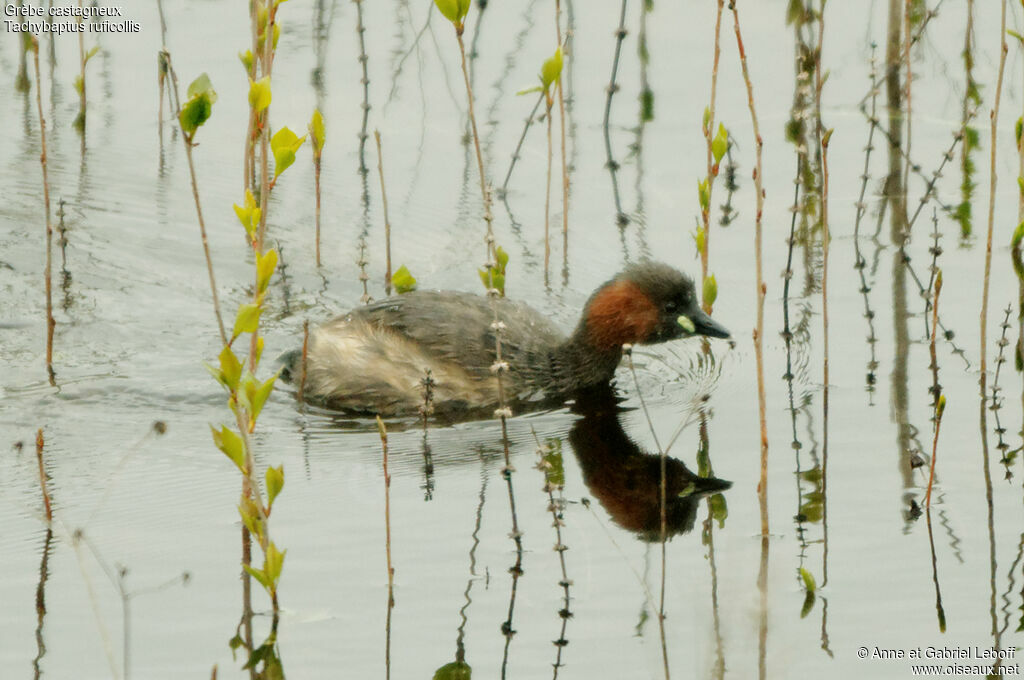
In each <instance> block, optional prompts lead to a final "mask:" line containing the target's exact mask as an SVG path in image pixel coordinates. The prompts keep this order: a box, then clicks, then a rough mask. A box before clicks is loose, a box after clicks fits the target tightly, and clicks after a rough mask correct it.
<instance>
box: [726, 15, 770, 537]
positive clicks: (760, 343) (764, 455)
mask: <svg viewBox="0 0 1024 680" xmlns="http://www.w3.org/2000/svg"><path fill="white" fill-rule="evenodd" d="M737 4H738V3H737V1H734V2H732V4H731V5H730V9H732V18H733V27H734V29H735V32H736V47H737V49H738V50H739V55H740V67H741V69H742V71H743V82H744V83H745V84H746V88H747V105H748V107H749V108H750V121H751V126H752V127H753V131H754V140H755V157H756V163H755V165H754V193H755V195H756V199H757V211H756V213H755V221H754V262H755V273H756V279H757V327H756V328H755V329H754V355H755V357H756V359H757V404H758V418H759V420H760V426H761V478H760V481H759V482H758V485H757V492H758V497H759V498H760V501H761V503H760V504H761V537H762V539H766V538H767V537H768V421H767V417H766V413H765V386H764V299H765V296H766V295H767V293H768V288H767V286H766V285H765V282H764V267H763V262H762V254H761V236H762V235H761V231H762V229H761V218H762V215H763V214H764V187H763V186H762V182H761V175H762V173H761V148H762V147H763V146H764V141H763V140H762V139H761V130H760V127H759V125H758V122H757V109H756V107H755V106H754V86H753V84H752V83H751V81H750V71H749V69H748V68H747V53H746V50H745V49H744V48H743V35H742V34H741V32H740V15H739V11H738V10H737V8H736V5H737Z"/></svg>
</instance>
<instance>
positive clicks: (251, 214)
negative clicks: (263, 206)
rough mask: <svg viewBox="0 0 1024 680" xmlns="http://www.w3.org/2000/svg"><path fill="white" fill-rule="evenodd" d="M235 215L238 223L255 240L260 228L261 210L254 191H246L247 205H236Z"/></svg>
mask: <svg viewBox="0 0 1024 680" xmlns="http://www.w3.org/2000/svg"><path fill="white" fill-rule="evenodd" d="M234 207H235V215H237V216H238V221H239V222H241V223H242V226H243V227H245V233H247V234H248V235H249V238H255V234H256V230H257V229H258V228H259V226H260V208H259V206H258V205H256V199H255V197H253V195H252V191H250V190H249V189H246V190H245V204H244V205H238V204H237V203H236V204H235V205H234Z"/></svg>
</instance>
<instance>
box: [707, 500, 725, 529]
mask: <svg viewBox="0 0 1024 680" xmlns="http://www.w3.org/2000/svg"><path fill="white" fill-rule="evenodd" d="M711 516H712V517H714V518H715V520H716V521H717V522H718V528H719V529H721V528H723V527H725V520H726V519H727V518H728V517H729V506H728V504H727V503H726V501H725V494H721V493H716V494H715V495H714V496H712V497H711Z"/></svg>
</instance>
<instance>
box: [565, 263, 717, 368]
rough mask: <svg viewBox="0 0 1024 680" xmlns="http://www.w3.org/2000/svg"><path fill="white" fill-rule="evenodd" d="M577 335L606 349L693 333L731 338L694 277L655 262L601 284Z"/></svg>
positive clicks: (585, 308) (588, 306)
mask: <svg viewBox="0 0 1024 680" xmlns="http://www.w3.org/2000/svg"><path fill="white" fill-rule="evenodd" d="M577 334H582V336H583V339H584V340H585V341H586V342H587V343H588V344H589V345H591V346H592V347H594V348H597V349H600V350H604V351H617V349H618V348H619V347H621V346H622V345H624V344H653V343H658V342H666V341H668V340H675V339H677V338H686V337H690V336H693V335H705V336H708V337H712V338H728V337H729V331H727V330H726V329H725V328H724V327H723V326H722V325H720V324H719V323H718V322H716V321H714V320H713V319H712V318H711V317H710V316H708V315H707V314H705V313H704V312H703V311H702V310H701V308H700V303H699V302H698V300H697V292H696V289H695V287H694V284H693V280H692V279H691V278H690V277H688V276H686V275H685V274H683V273H682V272H679V271H677V270H676V269H673V268H672V267H670V266H668V265H666V264H661V263H660V262H651V261H645V262H642V263H639V264H634V265H631V266H630V267H628V268H627V269H626V270H624V271H623V272H622V273H621V274H619V275H618V276H616V277H615V278H614V279H612V280H611V281H609V282H608V283H606V284H604V285H603V286H601V287H600V288H598V289H597V291H596V292H594V294H593V295H592V296H591V297H590V300H588V301H587V305H586V307H584V309H583V318H582V319H581V321H580V327H579V328H578V329H577Z"/></svg>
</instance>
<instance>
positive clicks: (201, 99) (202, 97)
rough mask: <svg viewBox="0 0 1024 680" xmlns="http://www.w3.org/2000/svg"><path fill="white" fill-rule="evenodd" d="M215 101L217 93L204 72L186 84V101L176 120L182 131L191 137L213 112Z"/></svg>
mask: <svg viewBox="0 0 1024 680" xmlns="http://www.w3.org/2000/svg"><path fill="white" fill-rule="evenodd" d="M216 101H217V93H216V91H214V89H213V85H212V84H211V83H210V77H209V76H208V75H206V74H205V73H204V74H202V75H200V76H199V77H198V78H196V79H195V80H193V81H192V84H191V85H189V86H188V101H186V102H185V105H184V106H182V107H181V113H180V115H179V116H178V120H179V122H180V123H181V129H182V131H183V132H184V133H185V134H186V135H188V136H189V137H191V136H192V135H194V134H195V132H196V130H197V129H198V128H199V126H200V125H202V124H203V123H205V122H206V121H207V119H209V117H210V114H211V113H213V105H214V103H215V102H216Z"/></svg>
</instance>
